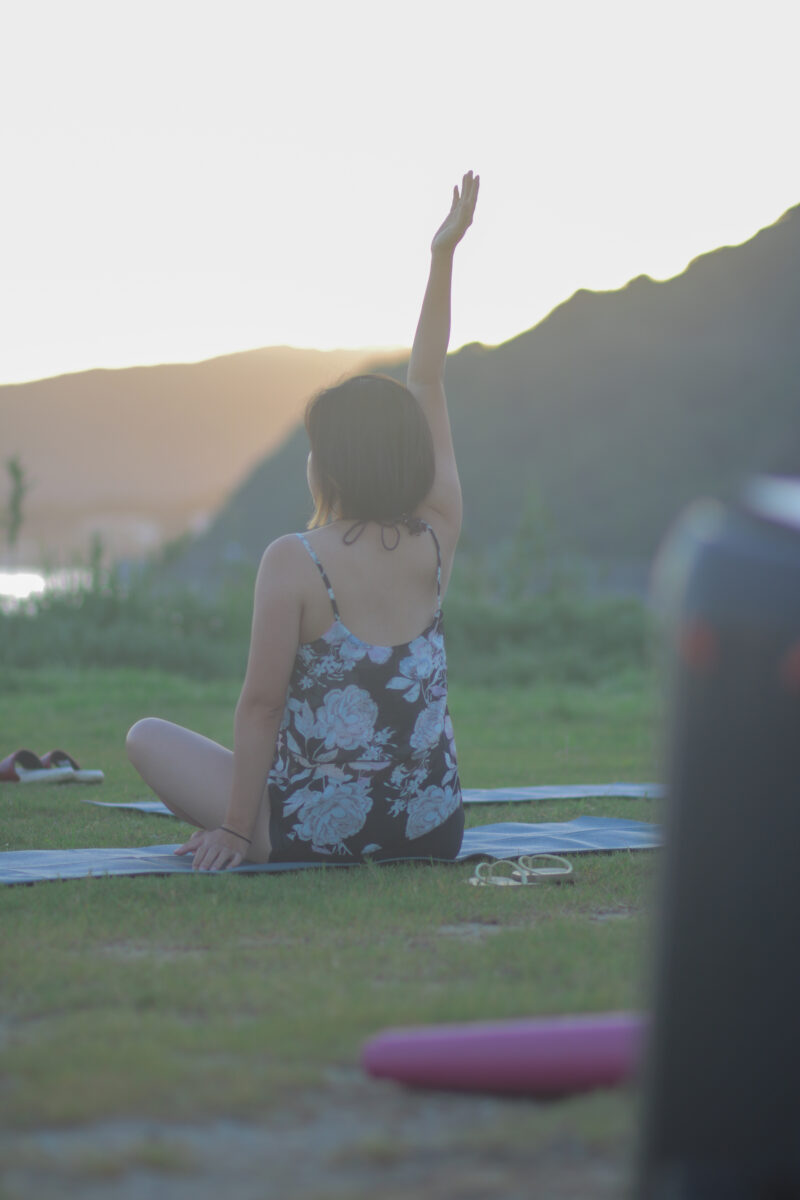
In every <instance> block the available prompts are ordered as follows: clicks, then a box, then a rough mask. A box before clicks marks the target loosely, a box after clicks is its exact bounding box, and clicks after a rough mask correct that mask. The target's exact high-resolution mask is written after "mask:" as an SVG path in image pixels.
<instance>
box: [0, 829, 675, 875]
mask: <svg viewBox="0 0 800 1200" xmlns="http://www.w3.org/2000/svg"><path fill="white" fill-rule="evenodd" d="M659 843H660V830H659V828H658V826H657V825H651V824H649V823H648V822H646V821H628V820H624V819H621V818H615V817H577V818H576V819H575V820H574V821H551V822H540V823H539V824H535V825H531V824H521V823H519V822H516V821H501V822H499V823H498V824H496V825H478V826H476V827H475V828H474V829H467V830H466V831H465V833H464V840H463V842H462V844H461V850H460V851H459V853H458V857H457V859H456V861H457V862H463V861H464V860H466V859H478V858H519V856H520V855H521V854H589V853H592V852H594V853H597V852H598V851H608V850H650V849H653V848H654V847H656V846H658V845H659ZM177 844H178V843H173V844H171V845H167V846H138V847H131V848H120V849H117V848H113V849H99V848H96V847H94V848H89V849H84V850H8V851H6V852H5V853H2V854H0V883H7V884H13V883H38V882H42V881H45V880H57V879H83V878H86V877H88V876H98V875H99V876H102V875H173V874H176V875H177V874H184V875H186V874H188V875H193V874H194V873H193V871H192V861H191V857H190V856H189V855H182V856H180V857H178V856H177V855H175V854H174V853H173V851H174V850H175V848H176V846H177ZM405 861H409V860H405ZM411 861H413V860H411ZM424 861H427V860H424ZM334 865H337V866H338V865H343V866H346V865H349V864H333V863H331V864H326V863H264V864H258V863H247V864H244V865H243V866H241V867H236V868H235V872H234V873H236V874H243V875H244V874H265V873H268V874H274V873H276V872H278V871H300V870H308V869H311V868H315V867H319V866H323V867H325V866H334ZM220 873H221V874H230V873H231V872H220ZM196 877H197V876H196V875H195V878H196Z"/></svg>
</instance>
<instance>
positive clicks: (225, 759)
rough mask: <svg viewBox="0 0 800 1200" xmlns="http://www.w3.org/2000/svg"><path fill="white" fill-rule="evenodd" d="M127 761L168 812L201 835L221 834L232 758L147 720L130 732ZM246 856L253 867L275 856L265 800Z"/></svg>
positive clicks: (179, 729) (197, 737)
mask: <svg viewBox="0 0 800 1200" xmlns="http://www.w3.org/2000/svg"><path fill="white" fill-rule="evenodd" d="M125 747H126V749H127V751H128V757H129V758H130V760H131V762H132V763H133V765H134V767H135V768H136V770H137V771H138V772H139V774H140V775H141V777H142V779H143V780H144V781H145V783H146V784H147V785H148V787H151V788H152V789H153V791H154V792H155V793H156V795H157V796H158V797H159V799H160V800H163V801H164V803H165V804H166V806H167V808H169V809H170V811H171V812H173V813H174V814H175V816H176V817H180V819H181V820H182V821H188V822H189V824H190V825H197V826H199V827H200V828H201V829H218V828H219V826H220V825H221V824H222V822H223V820H224V819H225V810H226V808H227V806H228V800H229V798H230V794H231V785H232V783H233V754H232V753H231V751H230V750H226V749H225V747H224V746H220V745H219V743H218V742H212V741H211V739H210V738H205V737H203V736H202V735H201V734H199V733H193V732H192V730H191V729H184V728H183V726H182V725H173V724H172V722H171V721H162V720H160V719H159V718H158V717H145V718H144V719H143V720H141V721H137V722H136V724H135V725H134V726H133V727H132V728H131V729H130V730H129V732H128V737H127V740H126V743H125ZM251 836H252V839H253V844H252V846H250V847H249V849H248V851H247V855H246V857H247V859H248V860H249V861H250V862H267V861H268V860H269V854H270V842H269V804H268V801H267V799H266V796H265V797H264V798H262V801H261V807H260V809H259V813H258V816H257V818H256V823H255V825H254V827H253V832H252V834H251Z"/></svg>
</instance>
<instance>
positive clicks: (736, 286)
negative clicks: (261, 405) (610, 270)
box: [179, 206, 800, 577]
mask: <svg viewBox="0 0 800 1200" xmlns="http://www.w3.org/2000/svg"><path fill="white" fill-rule="evenodd" d="M799 314H800V206H798V207H796V208H792V209H790V210H789V211H788V212H787V213H786V214H785V215H784V216H783V217H782V218H781V219H780V220H779V221H778V222H776V223H775V224H774V225H771V226H769V227H767V228H766V229H763V230H761V231H760V232H759V233H757V234H756V235H755V236H754V237H753V238H751V239H750V240H749V241H747V242H745V243H743V244H742V245H739V246H732V247H724V248H720V249H718V250H715V251H713V252H711V253H708V254H704V255H702V256H701V257H699V258H697V259H695V260H693V261H692V262H691V263H690V264H689V266H688V267H687V268H686V270H685V271H683V272H682V273H681V274H680V275H678V276H675V277H674V278H672V279H669V280H665V281H663V282H655V281H654V280H652V279H650V278H649V277H647V276H640V277H638V278H636V279H633V280H631V282H630V283H628V284H627V285H626V286H625V287H623V288H621V289H618V290H616V291H610V292H589V291H585V290H582V291H578V292H576V293H575V295H573V296H572V297H571V298H570V299H569V300H567V301H566V302H565V303H564V304H561V305H560V306H558V307H557V308H556V309H554V310H553V311H552V312H551V313H550V314H549V315H548V316H547V317H546V318H545V319H544V320H543V321H541V322H540V323H539V324H538V325H537V326H535V328H533V329H531V330H529V331H528V332H526V333H523V334H521V335H520V336H519V337H516V338H514V339H512V340H511V341H509V342H506V343H504V344H503V345H500V346H497V347H493V348H488V347H484V346H482V345H479V344H473V345H469V346H465V347H463V348H462V349H461V350H460V351H459V352H458V353H456V354H453V355H451V356H450V357H449V358H448V363H447V378H446V386H447V394H448V399H449V403H450V411H451V419H452V425H453V436H454V440H455V444H456V450H457V454H458V461H459V467H460V472H461V479H462V485H463V490H464V500H465V516H464V541H465V543H466V544H467V545H469V546H472V547H484V548H485V547H490V546H492V545H494V544H497V543H498V542H501V541H502V540H503V539H505V538H507V537H508V536H509V535H511V534H512V533H513V531H514V529H515V528H516V526H517V524H518V522H519V520H520V515H521V513H522V511H523V510H524V508H525V506H526V504H529V503H531V502H535V503H536V504H537V505H539V506H540V507H543V509H544V510H545V511H546V513H547V514H549V521H550V523H551V529H550V533H551V537H552V538H553V539H554V541H555V543H556V545H558V546H560V547H563V548H564V549H565V550H567V551H570V552H574V553H578V554H583V555H586V556H589V557H593V558H595V559H604V560H621V559H628V560H630V559H639V560H641V559H649V558H650V557H651V556H652V554H653V552H654V550H655V549H656V547H657V545H658V543H659V541H660V539H661V538H662V536H663V534H664V532H665V530H666V528H667V527H668V526H669V524H670V522H671V521H672V520H673V519H674V517H675V516H676V514H677V513H678V512H679V511H680V509H681V508H682V507H683V506H684V505H685V504H686V503H687V502H689V501H690V500H692V499H693V498H695V497H697V496H699V495H712V496H718V497H721V498H728V497H730V496H731V495H732V494H734V493H735V492H736V490H737V489H738V487H739V485H740V483H741V482H742V480H743V479H744V478H745V477H746V476H747V475H748V474H750V473H752V472H757V471H772V472H779V473H783V474H795V473H800V419H799V418H800V387H798V381H800V332H799V331H798V315H799ZM378 369H380V368H378ZM384 369H385V370H386V372H387V373H388V374H391V375H393V376H394V377H396V378H400V379H402V378H403V376H404V369H405V364H403V363H401V364H399V365H398V364H394V365H389V366H387V367H385V368H384ZM306 453H307V445H306V438H305V433H304V431H303V430H302V429H298V430H296V431H295V433H294V434H293V435H292V436H290V437H289V438H288V439H287V441H286V442H285V443H284V444H283V445H282V446H281V447H280V448H279V449H278V450H277V451H275V452H274V453H273V454H270V455H269V456H268V457H266V458H265V459H264V460H263V461H262V462H261V463H260V464H259V465H258V466H257V467H256V468H255V469H254V470H253V471H252V472H251V474H250V475H249V476H248V477H247V478H246V479H245V480H244V481H243V483H242V484H241V486H240V487H239V488H238V490H237V491H236V492H235V493H234V494H233V496H232V497H231V499H230V501H229V502H228V503H227V504H226V505H225V506H224V507H223V508H222V510H221V511H220V512H219V513H218V514H217V516H216V517H215V519H214V521H213V522H212V524H211V526H210V527H209V529H208V530H207V532H206V533H205V534H204V535H203V536H202V537H200V538H198V539H196V540H195V541H194V543H193V544H192V545H191V546H189V548H188V549H187V552H186V554H185V556H184V558H183V560H182V562H181V563H180V564H179V569H180V573H181V574H184V575H186V576H195V577H202V576H209V575H210V574H211V573H213V572H214V571H215V570H216V569H217V567H218V565H219V564H220V563H224V562H225V561H248V562H250V561H256V560H257V558H258V556H259V555H260V553H261V551H262V550H263V548H264V546H265V545H266V544H267V543H268V542H269V541H270V540H272V539H273V538H274V537H277V536H278V535H280V534H281V533H285V532H287V531H288V530H293V529H299V528H302V527H303V525H304V524H305V522H306V520H307V517H308V515H309V511H310V505H309V499H308V493H307V489H306V483H305V472H304V464H305V456H306Z"/></svg>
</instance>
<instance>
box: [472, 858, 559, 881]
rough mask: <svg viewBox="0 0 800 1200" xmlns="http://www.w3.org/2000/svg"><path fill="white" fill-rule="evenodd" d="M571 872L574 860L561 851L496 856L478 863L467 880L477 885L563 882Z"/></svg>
mask: <svg viewBox="0 0 800 1200" xmlns="http://www.w3.org/2000/svg"><path fill="white" fill-rule="evenodd" d="M571 875H572V863H571V862H568V861H567V859H566V858H562V857H561V855H560V854H523V855H521V856H520V857H519V858H518V859H513V858H497V859H494V860H493V861H491V862H479V863H478V865H477V867H476V868H475V873H474V875H472V876H471V878H470V879H468V880H467V882H468V883H471V884H473V885H474V886H475V887H487V886H488V885H490V884H497V885H499V886H500V887H521V886H524V885H526V884H531V883H563V882H564V880H565V879H569V878H570V876H571Z"/></svg>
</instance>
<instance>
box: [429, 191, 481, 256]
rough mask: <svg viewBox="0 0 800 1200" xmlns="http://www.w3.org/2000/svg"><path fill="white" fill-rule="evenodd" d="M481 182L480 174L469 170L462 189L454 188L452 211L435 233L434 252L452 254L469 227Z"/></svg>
mask: <svg viewBox="0 0 800 1200" xmlns="http://www.w3.org/2000/svg"><path fill="white" fill-rule="evenodd" d="M480 182H481V180H480V176H479V175H473V174H472V171H467V173H466V175H465V176H464V178H463V179H462V180H461V191H459V190H458V188H457V187H454V188H453V203H452V205H451V206H450V212H449V213H448V214H447V216H446V217H445V219H444V221H442V223H441V225H440V226H439V228H438V229H437V230H436V233H435V234H434V235H433V241H432V242H431V251H432V252H433V253H434V254H436V253H439V254H452V253H453V251H454V250H455V248H456V246H457V245H458V243H459V242H460V241H461V239H462V238H463V236H464V234H465V233H466V232H467V230H468V229H469V227H470V225H471V224H472V218H473V215H474V213H475V205H476V204H477V202H478V188H479V187H480Z"/></svg>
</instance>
